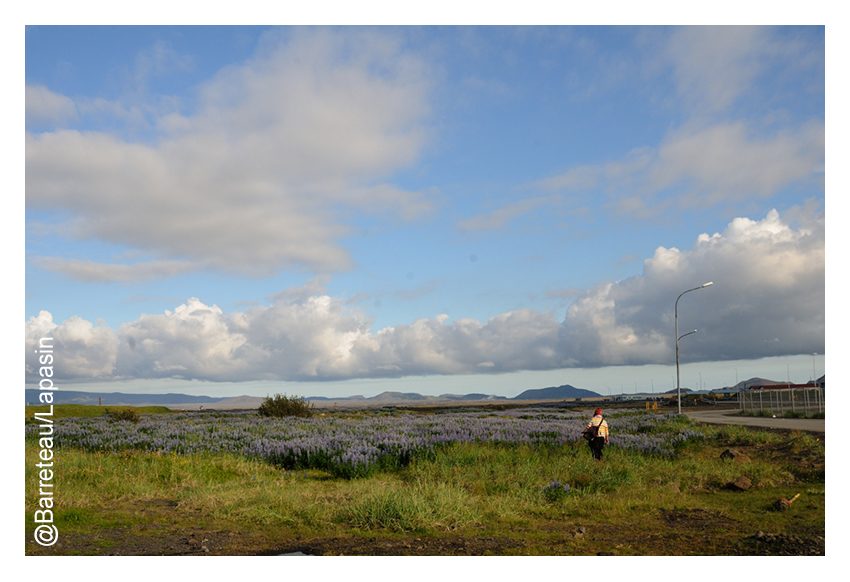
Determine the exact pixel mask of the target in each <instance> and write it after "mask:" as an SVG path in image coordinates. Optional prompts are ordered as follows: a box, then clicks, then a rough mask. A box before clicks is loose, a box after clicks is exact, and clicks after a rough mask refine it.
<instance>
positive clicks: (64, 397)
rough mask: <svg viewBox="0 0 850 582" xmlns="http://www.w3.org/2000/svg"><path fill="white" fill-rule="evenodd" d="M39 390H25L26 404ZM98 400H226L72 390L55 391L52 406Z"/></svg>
mask: <svg viewBox="0 0 850 582" xmlns="http://www.w3.org/2000/svg"><path fill="white" fill-rule="evenodd" d="M40 392H41V390H35V389H32V388H27V389H25V393H26V395H25V398H26V402H27V403H30V402H32V403H38V395H39V393H40ZM98 400H99V401H100V404H103V405H104V406H168V405H171V404H199V405H200V404H217V403H219V402H221V401H223V400H228V399H227V398H212V397H210V396H189V395H188V394H124V393H121V392H109V393H98V392H75V391H73V390H56V391H54V392H53V403H54V404H91V405H97V404H98Z"/></svg>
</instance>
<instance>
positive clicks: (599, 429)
mask: <svg viewBox="0 0 850 582" xmlns="http://www.w3.org/2000/svg"><path fill="white" fill-rule="evenodd" d="M581 434H582V435H583V436H584V438H586V439H587V444H588V445H589V446H590V452H591V454H593V460H594V461H596V462H599V461H601V460H602V449H603V448H604V447H605V445H607V444H608V421H607V420H605V419H604V418H602V409H601V408H597V409H596V410H595V411H594V413H593V418H591V419H590V422H589V423H588V424H587V427H586V428H585V429H584V431H582V433H581Z"/></svg>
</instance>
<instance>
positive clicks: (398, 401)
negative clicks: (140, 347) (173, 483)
mask: <svg viewBox="0 0 850 582" xmlns="http://www.w3.org/2000/svg"><path fill="white" fill-rule="evenodd" d="M25 392H26V403H27V404H31V403H32V404H35V403H38V396H39V392H40V391H39V390H35V389H32V388H27V389H26V390H25ZM576 398H601V395H600V394H598V393H596V392H592V391H590V390H584V389H582V388H576V387H574V386H570V385H569V384H565V385H563V386H553V387H549V388H539V389H534V390H526V391H525V392H523V393H521V394H519V395H518V396H515V397H514V398H508V397H506V396H495V395H492V394H480V393H473V394H441V395H440V396H423V395H422V394H417V393H415V392H382V393H381V394H378V395H377V396H371V397H368V398H367V397H365V396H362V395H356V396H347V397H343V398H330V397H326V396H308V397H306V399H307V400H309V401H311V402H313V403H315V404H317V405H319V406H323V405H327V404H330V403H331V402H333V403H335V404H338V405H339V406H346V407H352V406H391V405H405V404H437V403H440V402H454V403H457V402H512V401H513V402H515V401H531V400H572V399H576ZM263 400H264V398H261V397H259V396H236V397H222V398H214V397H211V396H191V395H188V394H171V393H169V394H126V393H122V392H109V393H99V392H78V391H72V390H56V391H54V392H53V403H54V404H89V405H98V404H100V405H102V406H167V407H168V408H180V409H189V408H191V409H197V408H200V407H201V406H203V407H204V408H216V409H224V408H227V409H234V408H257V407H259V405H260V404H261V403H262V402H263Z"/></svg>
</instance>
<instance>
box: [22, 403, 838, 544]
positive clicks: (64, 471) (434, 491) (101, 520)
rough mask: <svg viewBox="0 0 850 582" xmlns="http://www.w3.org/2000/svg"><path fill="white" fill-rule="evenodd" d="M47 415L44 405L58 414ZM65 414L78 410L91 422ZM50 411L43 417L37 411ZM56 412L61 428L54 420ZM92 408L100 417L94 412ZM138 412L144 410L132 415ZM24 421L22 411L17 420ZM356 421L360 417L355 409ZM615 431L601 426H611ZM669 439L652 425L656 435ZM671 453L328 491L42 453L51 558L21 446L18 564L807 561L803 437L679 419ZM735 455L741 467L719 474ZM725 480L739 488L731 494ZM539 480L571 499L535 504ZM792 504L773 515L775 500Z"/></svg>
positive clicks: (811, 512) (199, 465)
mask: <svg viewBox="0 0 850 582" xmlns="http://www.w3.org/2000/svg"><path fill="white" fill-rule="evenodd" d="M57 408H58V407H57ZM88 408H97V407H80V409H79V410H80V412H83V413H86V414H88V413H91V411H90V410H88ZM54 411H56V408H55V409H54ZM67 412H68V409H67V408H66V409H65V410H64V411H63V414H65V413H67ZM101 412H102V410H101ZM138 412H140V413H142V412H144V411H142V410H139V411H138ZM27 413H28V418H31V411H30V407H27ZM359 414H360V415H361V416H362V417H363V418H364V420H365V421H368V420H369V419H370V418H372V416H373V414H376V413H359ZM613 424H615V426H616V422H613ZM668 425H669V426H668ZM683 426H685V427H686V428H687V429H688V430H690V431H695V432H698V433H700V434H701V435H702V437H704V438H702V439H695V440H693V441H689V442H688V443H685V444H684V445H683V446H681V447H680V448H679V449H678V450H677V453H676V455H675V456H672V457H671V456H663V455H647V454H643V453H640V452H637V451H634V450H627V449H624V448H615V447H609V448H607V449H606V452H605V458H604V461H603V462H602V463H594V462H593V460H592V459H591V457H590V454H589V452H588V449H587V446H586V445H585V444H584V443H583V442H580V441H578V442H569V443H566V444H562V445H558V446H541V445H504V444H492V443H489V444H487V443H455V444H449V445H446V446H443V447H440V448H439V449H438V450H437V451H436V452H435V453H434V454H432V455H423V456H422V457H421V458H414V459H413V461H412V462H410V463H409V464H407V465H406V466H403V467H401V468H396V469H392V470H383V471H378V472H375V473H372V474H370V475H369V476H367V477H360V478H355V479H345V478H340V477H336V476H333V475H332V474H330V473H328V472H325V471H321V470H317V469H300V470H299V469H298V468H292V469H285V468H281V467H276V466H274V465H272V464H270V463H267V462H263V461H260V460H252V459H248V458H245V457H241V456H238V455H234V454H202V453H196V454H187V455H177V454H162V453H160V452H155V451H138V450H133V449H126V450H120V451H117V452H102V451H85V450H82V449H79V448H59V449H57V450H56V457H55V459H54V460H55V464H56V468H57V471H56V477H55V491H56V496H55V500H56V508H55V520H56V521H55V524H56V525H57V527H58V529H59V532H60V534H59V536H60V537H59V539H60V541H59V542H58V543H57V545H55V546H53V547H49V548H42V547H40V546H38V545H37V544H35V542H34V541H32V540H33V528H34V524H33V521H32V514H33V512H34V511H35V510H36V509H37V503H38V499H37V489H36V488H35V487H33V484H34V483H36V482H37V479H38V476H37V470H38V469H37V468H36V467H35V465H36V463H37V462H38V453H39V447H38V443H37V441H35V440H34V439H32V438H28V439H27V442H26V482H27V487H26V528H25V529H26V532H25V535H26V540H27V541H26V548H27V550H26V551H27V554H48V555H53V554H83V555H107V554H109V555H114V554H119V555H126V554H146V555H161V554H172V555H177V554H179V555H186V554H223V555H243V554H245V555H256V554H279V553H287V552H298V551H300V552H303V553H307V554H323V555H339V554H361V555H362V554H365V555H482V554H483V555H486V554H495V555H596V554H599V553H603V554H614V555H785V554H791V555H823V554H824V535H825V533H824V522H825V507H826V496H825V480H824V475H825V448H824V442H823V441H822V440H820V439H819V438H818V437H817V436H815V435H811V434H804V433H786V434H782V433H778V432H775V431H773V432H771V431H761V430H751V429H747V428H744V427H737V426H724V427H712V426H697V425H691V424H688V421H687V420H685V419H683V418H679V419H677V420H676V421H674V422H671V423H666V424H663V425H659V426H657V427H654V428H652V430H653V431H665V430H676V431H680V430H682V428H683ZM729 448H734V449H735V450H737V451H738V452H740V453H742V454H743V455H745V457H746V458H743V457H739V458H738V459H737V460H725V459H722V458H721V453H723V452H724V451H725V450H727V449H729ZM741 477H746V478H747V479H749V481H750V483H751V486H750V488H749V489H747V490H745V491H741V490H737V489H735V488H733V487H731V486H730V484H731V483H733V482H735V481H736V480H739V479H740V478H741ZM553 481H558V482H560V483H561V484H568V485H569V486H570V490H569V492H566V493H564V492H563V488H561V489H560V492H561V494H559V495H552V494H550V495H546V494H545V493H544V489H545V488H546V487H547V486H548V485H550V484H551V483H552V482H553ZM796 493H800V494H801V495H800V498H799V499H798V500H797V501H796V502H795V503H794V504H793V505H792V506H791V508H790V509H789V510H787V511H778V510H776V509H774V506H773V504H774V502H775V501H776V500H777V499H778V498H780V497H786V498H791V497H792V496H793V495H794V494H796Z"/></svg>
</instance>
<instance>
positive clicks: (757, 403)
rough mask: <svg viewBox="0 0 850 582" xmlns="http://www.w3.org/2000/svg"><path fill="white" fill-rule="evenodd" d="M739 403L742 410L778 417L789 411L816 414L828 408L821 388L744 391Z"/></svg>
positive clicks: (740, 393)
mask: <svg viewBox="0 0 850 582" xmlns="http://www.w3.org/2000/svg"><path fill="white" fill-rule="evenodd" d="M738 402H739V405H740V408H741V410H769V411H770V413H771V414H777V415H781V414H785V413H786V412H789V411H790V412H801V413H804V414H807V415H808V414H814V413H817V412H824V409H825V406H826V404H825V401H824V391H823V388H821V387H819V386H817V387H815V386H807V387H802V388H769V389H762V390H742V391H741V392H739V393H738Z"/></svg>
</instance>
